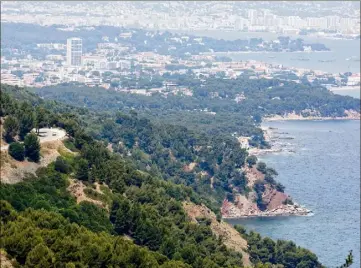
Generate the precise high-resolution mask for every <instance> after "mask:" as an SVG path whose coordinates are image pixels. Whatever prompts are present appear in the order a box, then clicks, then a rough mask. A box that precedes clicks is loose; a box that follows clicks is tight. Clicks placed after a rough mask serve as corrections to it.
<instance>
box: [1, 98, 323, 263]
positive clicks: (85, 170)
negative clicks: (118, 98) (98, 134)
mask: <svg viewBox="0 0 361 268" xmlns="http://www.w3.org/2000/svg"><path fill="white" fill-rule="evenodd" d="M24 94H26V93H24V92H17V93H14V95H18V96H19V95H23V96H24ZM30 96H31V95H30ZM2 97H4V98H2V99H1V108H2V116H6V115H8V114H10V113H11V112H14V109H15V110H17V109H20V108H19V107H21V105H22V104H21V103H19V102H18V101H16V100H15V99H14V98H12V97H11V96H9V95H8V94H6V93H4V92H2ZM39 108H40V107H37V109H34V113H35V117H36V118H38V117H39V115H38V114H37V112H36V111H39V110H40V109H39ZM41 108H42V112H43V113H44V114H46V115H47V116H48V117H49V118H52V120H53V121H52V123H53V124H54V125H56V126H63V127H65V129H66V130H67V132H68V134H69V140H68V141H67V142H66V144H67V146H69V147H70V148H72V149H73V150H75V151H77V152H78V153H77V154H71V153H62V156H61V157H59V158H58V159H57V160H56V161H55V163H53V164H50V165H49V166H48V167H46V168H41V169H39V170H38V171H37V174H36V175H37V176H30V177H28V178H26V179H25V180H24V181H23V182H20V183H18V184H14V185H4V184H2V185H1V187H0V199H1V200H2V201H1V230H2V231H1V241H2V244H1V247H3V248H4V249H5V250H6V251H7V253H8V254H9V255H10V256H11V257H14V258H15V259H16V261H17V262H18V263H19V264H20V265H23V266H25V267H33V266H34V265H35V264H40V265H43V267H48V266H57V267H59V266H60V267H85V266H90V267H104V266H106V267H119V266H120V267H158V266H159V267H189V266H187V265H190V267H199V268H200V267H215V268H216V267H242V255H241V254H240V253H236V252H234V251H232V250H229V249H227V248H226V247H225V246H224V244H223V242H222V239H221V238H216V237H215V236H214V235H213V234H212V231H211V228H210V226H209V222H208V221H199V222H198V224H197V223H191V222H190V221H189V219H188V216H187V215H186V213H185V211H184V210H183V207H182V202H183V201H192V202H194V203H196V204H200V203H206V204H207V202H208V200H207V199H205V198H203V197H201V196H199V195H198V194H196V193H195V192H194V191H193V190H192V189H191V188H190V187H187V186H184V185H176V184H174V183H172V182H166V181H164V180H160V179H159V178H157V177H156V176H152V175H150V174H148V173H146V172H142V171H140V170H138V169H137V168H136V166H135V165H133V164H132V163H131V162H129V161H127V160H126V159H124V158H123V157H121V156H120V155H119V154H114V153H110V152H109V151H108V149H106V147H105V144H104V143H102V142H99V141H96V140H94V139H93V138H92V137H91V136H89V135H87V134H86V133H84V131H83V130H82V127H81V125H79V124H77V123H76V122H77V121H78V119H76V115H75V114H73V116H72V118H71V119H70V118H69V114H62V113H54V112H53V111H52V110H47V109H45V108H44V107H41ZM57 109H63V108H54V110H57ZM64 109H65V108H64ZM122 118H123V119H124V117H122ZM72 177H78V178H79V179H80V180H82V181H83V183H85V184H86V185H88V186H87V189H88V190H87V191H86V193H87V194H89V196H92V197H93V198H94V199H97V200H101V201H102V202H104V204H105V208H101V207H98V206H97V205H95V204H93V203H90V202H85V201H83V202H81V203H79V204H77V202H76V200H75V198H74V197H73V196H72V195H71V194H70V193H69V192H68V190H67V188H68V187H69V179H70V178H72ZM95 181H97V182H99V183H101V184H102V185H103V186H102V188H101V189H102V192H103V193H102V194H100V193H97V194H95V192H94V191H93V190H92V183H93V182H95ZM105 184H106V185H108V186H109V189H108V188H107V187H105V186H104V185H105ZM124 235H126V236H127V237H129V238H130V239H131V240H133V242H134V243H135V244H137V245H138V246H142V248H140V247H138V246H136V245H134V244H133V243H132V242H130V241H126V240H125V239H124V238H123V236H124ZM291 250H293V249H291ZM285 251H286V252H288V249H285ZM305 252H306V253H307V254H306V253H305V255H310V256H309V257H307V256H305V257H304V258H302V260H304V259H307V258H308V259H312V260H313V261H314V262H313V264H317V265H318V262H317V259H316V260H315V259H314V255H313V254H312V253H309V252H307V251H305ZM254 255H255V257H254V258H256V257H257V256H258V255H257V254H256V253H255V254H254ZM259 258H261V257H259ZM292 258H293V260H292V261H293V263H297V264H298V263H299V262H300V259H299V258H298V257H297V256H293V257H292ZM261 262H263V260H262V261H261ZM274 263H278V262H277V261H274ZM259 267H269V266H267V265H265V266H263V264H261V266H259ZM299 267H315V266H299Z"/></svg>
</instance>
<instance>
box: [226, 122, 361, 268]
mask: <svg viewBox="0 0 361 268" xmlns="http://www.w3.org/2000/svg"><path fill="white" fill-rule="evenodd" d="M267 126H272V127H276V128H278V129H279V130H278V131H279V132H288V133H289V135H290V136H293V137H294V139H293V140H287V142H289V145H288V147H290V148H293V149H294V150H295V151H296V153H280V154H272V155H267V156H264V157H263V158H262V160H263V161H265V162H266V163H267V164H268V165H269V166H271V167H274V168H275V169H276V170H277V171H278V172H279V176H278V181H280V182H281V183H282V184H283V185H285V186H286V192H287V193H288V194H290V195H291V196H293V198H294V200H295V201H296V202H298V203H300V204H302V205H305V206H306V207H308V208H310V209H312V210H313V212H314V215H313V216H307V217H277V218H258V219H246V220H232V221H229V222H230V223H232V224H242V225H244V226H245V227H246V228H247V229H249V230H255V231H257V232H259V233H261V234H262V235H264V236H269V237H271V238H274V239H286V240H293V241H294V242H296V243H297V244H298V245H300V246H303V247H305V248H308V249H310V250H311V251H313V252H314V253H316V254H317V256H318V257H319V260H320V261H321V262H322V263H323V264H324V265H326V266H327V267H335V266H337V265H340V264H342V263H343V262H344V258H345V257H346V255H347V254H348V251H349V250H351V249H352V250H353V252H354V259H355V262H354V265H353V266H352V267H360V122H359V121H346V120H345V121H287V122H269V123H267Z"/></svg>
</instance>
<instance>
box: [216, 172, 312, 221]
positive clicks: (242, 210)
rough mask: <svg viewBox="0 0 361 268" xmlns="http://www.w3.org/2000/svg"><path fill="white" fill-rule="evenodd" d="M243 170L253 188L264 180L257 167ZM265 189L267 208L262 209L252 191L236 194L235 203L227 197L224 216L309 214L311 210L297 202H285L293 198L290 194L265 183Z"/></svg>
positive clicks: (224, 203)
mask: <svg viewBox="0 0 361 268" xmlns="http://www.w3.org/2000/svg"><path fill="white" fill-rule="evenodd" d="M243 172H245V173H246V177H247V180H248V182H247V186H248V187H249V188H250V189H253V185H254V183H255V181H257V180H261V181H263V180H264V177H265V176H264V174H263V173H261V172H260V171H258V170H257V169H256V168H255V167H252V168H250V167H245V168H243ZM265 188H266V189H265V191H264V192H263V194H262V200H263V201H264V203H265V204H266V210H264V211H261V210H260V209H259V208H258V206H257V204H256V202H255V200H256V193H255V192H254V191H251V192H250V193H248V195H247V196H244V195H240V194H239V195H236V196H235V198H234V199H235V200H234V203H232V202H229V201H228V200H227V199H225V200H224V201H223V204H222V208H221V213H222V217H223V218H228V219H231V218H245V217H258V216H281V215H284V216H286V215H307V214H308V213H310V212H311V211H310V210H308V209H305V208H302V207H300V206H299V205H297V204H292V205H291V204H285V203H286V202H285V201H286V200H287V199H288V200H292V199H291V197H290V196H288V195H287V194H285V193H282V192H280V191H277V190H276V189H275V188H273V187H271V186H270V185H269V184H266V185H265Z"/></svg>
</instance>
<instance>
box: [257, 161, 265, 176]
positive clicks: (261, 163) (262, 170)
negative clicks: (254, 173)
mask: <svg viewBox="0 0 361 268" xmlns="http://www.w3.org/2000/svg"><path fill="white" fill-rule="evenodd" d="M266 168H267V165H266V163H264V162H258V164H257V169H258V170H259V171H260V172H262V173H263V174H266Z"/></svg>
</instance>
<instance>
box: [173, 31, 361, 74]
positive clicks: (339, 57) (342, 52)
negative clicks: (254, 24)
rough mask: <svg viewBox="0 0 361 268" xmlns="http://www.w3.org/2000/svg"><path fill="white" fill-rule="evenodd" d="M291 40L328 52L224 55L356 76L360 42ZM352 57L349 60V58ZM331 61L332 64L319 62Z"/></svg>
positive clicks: (222, 34) (228, 36)
mask: <svg viewBox="0 0 361 268" xmlns="http://www.w3.org/2000/svg"><path fill="white" fill-rule="evenodd" d="M172 32H177V33H186V34H193V35H199V36H209V37H213V38H217V39H225V40H235V39H250V38H263V39H265V40H274V39H276V38H277V37H278V36H281V35H282V34H276V33H267V32H265V33H262V32H252V33H246V32H236V31H219V30H209V31H172ZM291 37H292V38H302V39H304V40H305V42H313V43H322V44H325V45H326V46H327V47H329V48H330V49H331V51H330V52H292V53H290V52H267V53H229V54H227V53H225V55H227V56H230V57H231V58H232V59H233V60H237V61H245V60H256V61H263V62H267V63H272V64H282V65H284V66H286V67H295V68H305V69H311V70H319V71H324V72H330V73H345V72H353V73H360V61H355V60H354V59H360V40H343V39H329V38H324V37H311V36H300V35H297V36H292V35H291ZM298 58H307V59H309V60H308V61H300V60H295V59H298ZM351 58H352V59H351ZM347 59H349V60H347ZM325 60H326V61H327V60H333V61H332V62H322V61H325Z"/></svg>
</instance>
